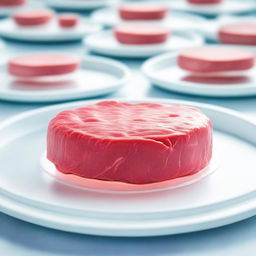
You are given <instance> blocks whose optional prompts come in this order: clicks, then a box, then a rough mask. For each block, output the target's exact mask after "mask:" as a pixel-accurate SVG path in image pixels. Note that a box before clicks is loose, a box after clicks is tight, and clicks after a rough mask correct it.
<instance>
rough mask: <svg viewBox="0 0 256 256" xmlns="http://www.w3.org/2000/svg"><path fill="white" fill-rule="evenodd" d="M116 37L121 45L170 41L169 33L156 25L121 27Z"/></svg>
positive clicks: (115, 33)
mask: <svg viewBox="0 0 256 256" xmlns="http://www.w3.org/2000/svg"><path fill="white" fill-rule="evenodd" d="M114 35H115V37H116V39H117V41H118V42H119V43H121V44H159V43H163V42H165V41H166V40H167V39H168V36H169V31H168V29H166V28H163V27H159V26H155V25H146V24H143V25H142V24H136V25H119V26H117V27H116V28H115V29H114Z"/></svg>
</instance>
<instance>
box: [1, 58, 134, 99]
mask: <svg viewBox="0 0 256 256" xmlns="http://www.w3.org/2000/svg"><path fill="white" fill-rule="evenodd" d="M0 72H1V76H0V84H1V87H0V99H4V100H10V101H18V102H56V101H64V100H74V99H81V98H88V97H94V96H100V95H104V94H108V93H111V92H114V91H116V90H118V89H120V88H121V87H122V85H124V84H125V83H127V81H128V80H129V77H130V71H129V69H128V68H127V67H126V66H125V65H123V64H121V63H120V62H118V61H114V60H110V59H107V58H101V57H94V56H85V57H84V59H83V60H82V64H81V67H80V69H79V70H78V71H76V72H75V73H74V74H71V75H67V76H63V77H60V78H57V79H56V78H55V79H56V80H55V79H54V80H53V79H51V78H50V79H48V80H47V81H46V82H45V83H44V82H39V83H35V82H31V80H27V79H25V80H24V79H23V80H21V79H20V80H15V79H14V78H13V77H11V76H9V75H8V74H7V73H6V70H5V67H4V66H2V68H1V69H0Z"/></svg>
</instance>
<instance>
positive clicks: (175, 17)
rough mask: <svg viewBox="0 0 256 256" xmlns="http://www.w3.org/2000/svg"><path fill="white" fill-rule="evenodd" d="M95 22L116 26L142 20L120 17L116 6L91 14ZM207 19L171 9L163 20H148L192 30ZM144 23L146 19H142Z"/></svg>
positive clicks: (175, 28) (172, 27) (153, 22)
mask: <svg viewBox="0 0 256 256" xmlns="http://www.w3.org/2000/svg"><path fill="white" fill-rule="evenodd" d="M91 18H92V20H93V21H94V22H96V23H99V24H102V25H105V26H109V27H112V26H115V25H117V24H120V23H134V22H136V23H138V22H140V21H124V20H122V19H121V18H119V16H118V13H117V9H116V8H103V9H99V10H97V11H95V12H93V14H92V15H91ZM205 21H206V19H204V18H202V17H200V16H196V15H193V14H186V13H181V12H173V11H171V12H170V13H169V14H168V16H167V17H166V18H165V19H164V20H161V21H146V22H147V23H152V24H155V25H161V26H165V27H168V28H170V29H174V30H191V29H195V28H197V27H200V26H201V25H202V24H204V22H205ZM141 22H142V23H143V22H144V23H145V21H141Z"/></svg>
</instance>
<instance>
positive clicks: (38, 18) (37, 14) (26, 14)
mask: <svg viewBox="0 0 256 256" xmlns="http://www.w3.org/2000/svg"><path fill="white" fill-rule="evenodd" d="M52 17H53V13H52V12H51V11H50V10H25V11H22V12H19V13H16V14H15V15H14V16H13V19H14V21H15V22H16V23H17V24H18V25H20V26H37V25H43V24H46V23H48V22H49V21H50V20H51V19H52Z"/></svg>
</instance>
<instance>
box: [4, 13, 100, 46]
mask: <svg viewBox="0 0 256 256" xmlns="http://www.w3.org/2000/svg"><path fill="white" fill-rule="evenodd" d="M101 28H102V27H101V25H99V24H96V23H93V22H91V21H89V20H86V19H81V20H80V23H79V24H78V25H77V26H76V27H75V28H61V27H60V26H59V25H58V22H57V20H56V19H54V20H53V21H51V22H50V23H49V24H46V25H42V26H30V27H21V26H18V25H17V24H16V23H15V22H14V21H13V20H12V19H10V18H8V19H5V20H0V36H2V37H4V38H8V39H12V40H20V41H26V42H67V41H74V40H81V39H82V38H83V37H84V36H86V35H88V34H90V33H95V32H98V31H100V30H101Z"/></svg>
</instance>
